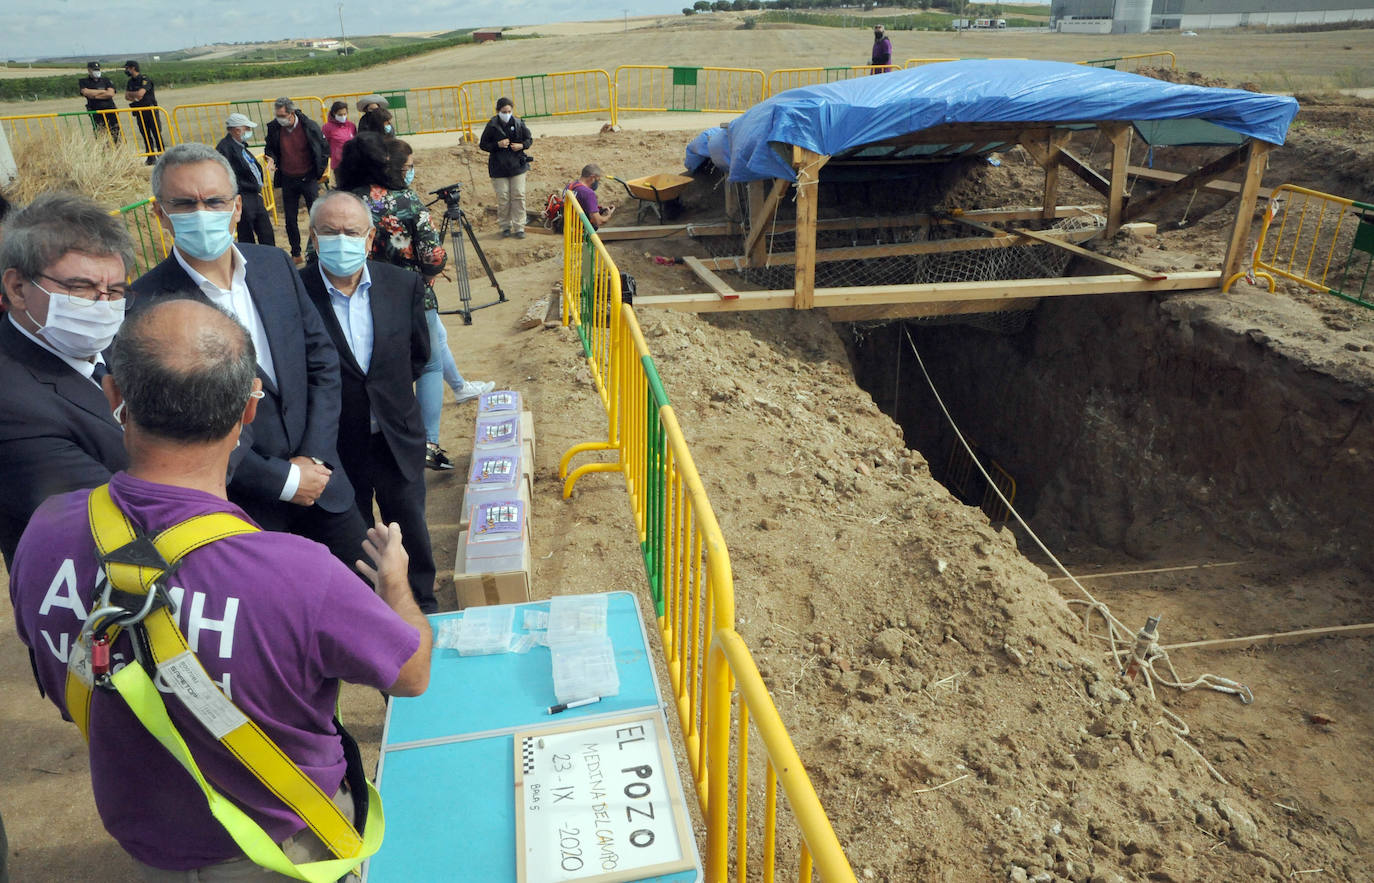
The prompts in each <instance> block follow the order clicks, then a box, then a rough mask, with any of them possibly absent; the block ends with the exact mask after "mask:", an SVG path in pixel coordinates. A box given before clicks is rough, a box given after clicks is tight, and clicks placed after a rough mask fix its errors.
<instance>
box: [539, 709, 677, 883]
mask: <svg viewBox="0 0 1374 883" xmlns="http://www.w3.org/2000/svg"><path fill="white" fill-rule="evenodd" d="M665 729H666V728H665V726H664V724H663V721H662V717H661V715H660V714H658V713H653V712H650V713H643V712H641V713H636V714H631V715H625V716H624V717H621V718H617V719H614V720H610V721H607V720H598V721H596V722H595V723H590V724H589V723H585V722H583V723H573V724H566V725H563V726H555V727H549V728H544V729H540V730H527V731H523V732H518V733H516V734H515V749H516V750H515V802H516V806H517V811H516V814H515V817H516V849H517V855H518V859H519V860H518V863H517V864H518V867H519V874H520V876H519V879H520V883H561V881H569V880H577V881H594V883H617V881H628V880H642V879H644V878H646V877H654V876H659V875H663V874H671V873H674V872H676V871H686V870H691V869H693V868H695V867H696V861H695V849H694V847H693V844H692V832H691V827H690V825H689V823H688V815H687V807H686V806H685V805H684V804H683V802H682V792H681V789H680V788H679V787H678V781H677V770H676V768H675V767H674V765H673V755H672V752H671V751H670V750H669V748H668V744H667V741H666V738H665V736H664V732H665Z"/></svg>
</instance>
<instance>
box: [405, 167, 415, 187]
mask: <svg viewBox="0 0 1374 883" xmlns="http://www.w3.org/2000/svg"><path fill="white" fill-rule="evenodd" d="M413 183H415V170H414V169H406V186H407V187H409V186H410V185H411V184H413Z"/></svg>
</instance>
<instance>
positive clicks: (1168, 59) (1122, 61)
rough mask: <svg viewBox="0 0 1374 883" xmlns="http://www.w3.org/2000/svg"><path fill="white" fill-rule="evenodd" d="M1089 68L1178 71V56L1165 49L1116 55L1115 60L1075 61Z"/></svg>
mask: <svg viewBox="0 0 1374 883" xmlns="http://www.w3.org/2000/svg"><path fill="white" fill-rule="evenodd" d="M1074 64H1086V65H1088V66H1089V67H1106V68H1111V69H1112V70H1115V71H1138V70H1143V69H1155V68H1168V69H1169V70H1171V71H1172V70H1178V56H1177V55H1174V53H1172V52H1170V51H1169V50H1167V49H1165V50H1163V51H1162V52H1138V53H1136V54H1135V55H1118V56H1116V57H1115V58H1094V59H1091V60H1090V61H1076V62H1074Z"/></svg>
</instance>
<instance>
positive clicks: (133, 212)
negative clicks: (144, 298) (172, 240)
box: [110, 196, 170, 276]
mask: <svg viewBox="0 0 1374 883" xmlns="http://www.w3.org/2000/svg"><path fill="white" fill-rule="evenodd" d="M156 204H157V200H156V199H155V198H153V197H151V196H150V197H148V198H147V199H145V200H142V201H140V202H135V203H133V204H132V205H126V206H124V207H123V208H120V209H115V210H114V211H112V212H110V214H112V215H119V216H120V218H122V219H123V220H124V227H125V229H127V230H128V231H129V235H130V236H132V237H133V239H134V245H135V247H136V252H135V255H134V272H133V275H135V276H141V275H143V274H144V273H146V272H148V271H149V270H151V269H152V268H153V267H155V266H157V265H158V264H160V263H162V259H163V258H165V257H167V254H168V253H169V251H170V246H169V243H168V242H167V237H166V236H165V235H164V234H163V230H162V224H161V223H159V222H158V220H157V210H156V209H155V208H154V206H155V205H156Z"/></svg>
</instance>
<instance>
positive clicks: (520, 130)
mask: <svg viewBox="0 0 1374 883" xmlns="http://www.w3.org/2000/svg"><path fill="white" fill-rule="evenodd" d="M533 140H534V135H532V134H531V133H530V129H529V126H526V125H525V121H524V120H522V119H520V118H519V117H517V116H516V115H515V104H514V103H513V102H512V101H511V100H510V99H509V98H498V99H497V100H496V116H494V117H492V118H491V119H490V120H487V127H486V128H485V129H483V130H482V140H481V141H480V142H478V145H477V146H478V147H480V148H482V149H483V150H485V151H486V152H487V153H488V154H490V156H488V157H487V174H489V175H490V176H491V186H492V187H493V188H495V190H496V220H497V222H498V223H499V224H500V225H501V235H502V236H514V237H515V238H516V239H524V238H525V169H526V167H527V166H528V165H529V164H530V155H529V146H530V142H531V141H533Z"/></svg>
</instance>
